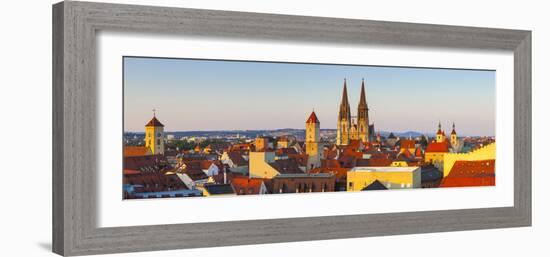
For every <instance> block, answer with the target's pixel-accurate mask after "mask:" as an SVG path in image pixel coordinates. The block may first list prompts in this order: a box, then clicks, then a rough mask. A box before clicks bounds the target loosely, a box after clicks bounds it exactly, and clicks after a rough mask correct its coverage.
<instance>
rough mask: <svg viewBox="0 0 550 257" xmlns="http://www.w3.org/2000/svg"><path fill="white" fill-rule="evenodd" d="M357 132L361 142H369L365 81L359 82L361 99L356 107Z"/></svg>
mask: <svg viewBox="0 0 550 257" xmlns="http://www.w3.org/2000/svg"><path fill="white" fill-rule="evenodd" d="M357 130H358V133H359V139H360V140H361V141H362V142H369V138H370V135H369V108H368V106H367V97H366V96H365V79H363V80H362V82H361V98H360V99H359V106H358V107H357Z"/></svg>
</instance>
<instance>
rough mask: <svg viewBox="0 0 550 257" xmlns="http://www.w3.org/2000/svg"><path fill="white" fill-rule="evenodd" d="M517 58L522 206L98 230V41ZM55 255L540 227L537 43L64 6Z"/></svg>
mask: <svg viewBox="0 0 550 257" xmlns="http://www.w3.org/2000/svg"><path fill="white" fill-rule="evenodd" d="M100 30H109V31H120V32H149V33H170V34H179V35H190V36H208V37H230V38H240V39H243V40H249V39H255V40H284V41H287V42H288V41H292V42H306V43H308V42H309V43H344V44H353V45H376V44H384V45H404V46H412V47H440V48H463V49H464V48H466V49H480V50H507V51H513V52H514V75H515V76H514V85H515V103H514V105H515V113H514V115H515V123H514V127H515V132H514V133H515V139H514V140H515V141H514V142H515V153H514V155H515V164H514V172H515V181H514V185H515V186H514V207H502V208H486V209H465V210H451V211H426V212H410V213H390V214H370V215H346V216H330V217H310V218H291V219H271V220H253V221H252V220H251V221H231V222H211V223H200V224H167V225H159V226H135V227H117V228H99V227H97V226H96V223H95V221H96V218H97V217H96V207H97V206H96V204H95V203H96V199H95V196H96V186H97V185H96V181H97V178H96V176H97V174H96V173H95V171H96V163H97V162H98V160H97V157H96V156H97V155H96V148H97V147H96V145H97V141H96V136H97V134H96V133H97V132H96V126H97V125H96V122H97V119H96V118H97V117H96V113H97V107H98V106H97V105H96V104H97V100H98V99H97V93H96V90H97V87H96V84H95V80H96V70H95V65H96V59H95V58H96V47H95V37H96V32H97V31H100ZM52 83H53V122H52V123H53V155H54V156H53V250H54V252H56V253H58V254H61V255H85V254H100V253H115V252H132V251H148V250H163V249H178V248H196V247H212V246H228V245H240V244H260V243H274V242H290V241H305V240H324V239H335V238H350V237H365V236H382V235H396V234H411V233H430V232H442V231H458V230H472V229H490V228H504V227H518V226H530V225H531V33H530V32H529V31H521V30H505V29H490V28H473V27H458V26H442V25H427V24H412V23H399V22H383V21H367V20H351V19H334V18H321V17H303V16H290V15H275V14H258V13H243V12H226V11H212V10H196V9H184V8H165V7H150V6H135V5H117V4H105V3H89V2H72V1H67V2H62V3H59V4H56V5H54V6H53V81H52Z"/></svg>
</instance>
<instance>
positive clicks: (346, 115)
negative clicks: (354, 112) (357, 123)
mask: <svg viewBox="0 0 550 257" xmlns="http://www.w3.org/2000/svg"><path fill="white" fill-rule="evenodd" d="M343 119H347V120H348V121H349V120H351V112H350V108H349V101H348V87H347V82H346V79H344V90H343V92H342V101H341V102H340V113H339V114H338V120H343Z"/></svg>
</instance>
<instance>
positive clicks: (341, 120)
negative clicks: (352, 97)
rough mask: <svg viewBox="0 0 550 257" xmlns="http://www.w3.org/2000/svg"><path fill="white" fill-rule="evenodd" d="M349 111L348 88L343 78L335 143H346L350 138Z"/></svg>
mask: <svg viewBox="0 0 550 257" xmlns="http://www.w3.org/2000/svg"><path fill="white" fill-rule="evenodd" d="M350 128H351V112H350V107H349V102H348V90H347V86H346V79H344V92H343V93H342V101H341V102H340V112H339V113H338V123H337V126H336V144H337V145H348V144H349V140H350Z"/></svg>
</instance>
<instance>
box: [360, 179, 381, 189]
mask: <svg viewBox="0 0 550 257" xmlns="http://www.w3.org/2000/svg"><path fill="white" fill-rule="evenodd" d="M386 189H387V188H386V187H385V186H384V185H383V184H382V183H380V181H378V179H377V180H375V181H374V182H372V183H371V184H370V185H368V186H366V187H365V188H363V189H361V191H367V190H386Z"/></svg>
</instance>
